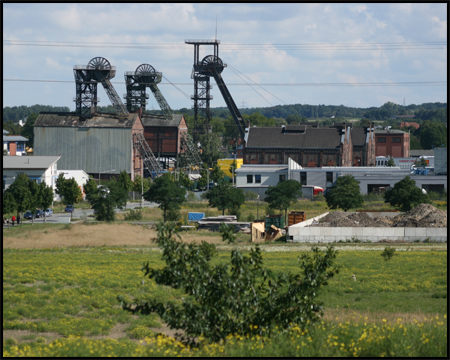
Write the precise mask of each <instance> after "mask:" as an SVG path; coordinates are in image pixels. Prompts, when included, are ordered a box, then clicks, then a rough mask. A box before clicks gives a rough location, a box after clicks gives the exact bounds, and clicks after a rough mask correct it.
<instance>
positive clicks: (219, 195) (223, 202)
mask: <svg viewBox="0 0 450 360" xmlns="http://www.w3.org/2000/svg"><path fill="white" fill-rule="evenodd" d="M206 198H207V199H208V202H209V206H211V207H216V208H217V209H219V210H222V215H223V214H225V210H227V211H228V213H229V214H236V215H237V213H239V208H240V207H241V205H242V204H243V203H244V202H245V195H244V192H243V191H242V189H238V188H234V187H232V186H231V185H230V184H229V183H225V182H221V183H219V184H217V185H216V186H214V187H213V188H212V189H211V190H209V191H208V192H207V193H206Z"/></svg>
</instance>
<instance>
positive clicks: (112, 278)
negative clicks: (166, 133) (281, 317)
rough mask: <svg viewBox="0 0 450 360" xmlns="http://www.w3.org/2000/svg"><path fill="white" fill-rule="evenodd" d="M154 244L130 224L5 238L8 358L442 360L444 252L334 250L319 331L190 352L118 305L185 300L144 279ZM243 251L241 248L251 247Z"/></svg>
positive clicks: (287, 259) (293, 266)
mask: <svg viewBox="0 0 450 360" xmlns="http://www.w3.org/2000/svg"><path fill="white" fill-rule="evenodd" d="M155 235H156V234H155V233H154V231H153V230H152V229H150V228H148V227H145V226H137V225H130V224H125V223H123V224H114V225H107V224H98V225H85V224H82V223H81V224H72V225H70V226H66V225H50V224H47V225H42V226H40V224H39V226H38V224H35V225H34V226H28V227H27V226H24V227H22V229H20V228H17V229H8V230H6V231H4V242H3V356H25V357H29V356H42V357H43V356H46V357H47V356H58V357H59V356H64V357H67V356H92V357H93V356H241V357H243V356H245V357H251V356H257V357H259V356H277V357H281V356H303V357H305V356H320V357H328V356H345V357H349V356H370V357H375V356H376V357H378V356H403V357H419V356H420V357H433V356H439V357H446V356H447V244H442V243H441V244H433V243H431V244H424V243H419V244H417V243H414V244H393V246H395V247H396V249H397V251H396V253H397V255H396V256H394V257H393V259H392V260H390V261H384V260H383V259H382V257H381V256H380V253H381V251H382V250H383V249H384V247H385V246H386V244H336V248H337V249H338V256H337V259H336V265H338V266H339V267H340V269H341V270H340V273H339V274H338V275H337V276H336V277H335V278H333V279H332V280H331V281H330V282H329V285H328V286H327V287H325V288H324V289H323V291H322V293H321V294H320V298H321V299H322V300H323V301H324V303H325V305H324V308H325V314H324V317H323V319H322V322H321V323H319V324H317V325H316V326H311V327H310V328H308V329H307V330H304V331H302V330H300V329H298V328H296V327H295V326H294V327H293V328H292V329H291V330H290V331H289V332H288V333H279V334H275V335H274V336H273V337H272V338H270V339H268V338H264V337H262V338H260V337H254V338H241V337H238V336H230V337H229V338H228V339H227V340H226V341H225V342H223V343H220V344H208V343H207V342H202V345H201V346H199V347H197V348H193V347H187V346H185V345H184V344H183V343H181V342H179V341H178V340H175V333H176V332H177V331H176V330H171V329H168V328H167V327H165V326H164V324H162V323H161V321H160V319H159V318H158V316H156V315H154V316H142V315H132V314H130V313H128V312H125V311H123V310H122V309H121V308H120V306H119V303H118V301H117V299H116V297H117V295H125V296H127V297H128V298H129V299H133V298H149V297H153V298H157V299H160V300H174V301H177V300H178V299H180V298H181V297H182V296H183V294H182V293H181V292H180V291H177V290H172V289H169V288H165V287H161V286H157V285H156V284H155V283H154V282H153V281H151V280H149V279H145V278H144V277H143V274H142V272H141V271H140V269H141V266H142V264H143V263H144V262H147V261H149V262H150V263H151V264H153V265H154V266H163V262H162V261H161V259H160V252H159V251H158V249H157V248H156V246H155V244H153V243H151V242H150V239H151V238H153V237H155ZM182 237H183V240H184V241H186V242H198V241H200V240H207V241H208V242H212V243H216V244H218V245H217V246H218V249H219V254H218V256H217V257H216V258H214V259H213V261H214V262H216V263H218V262H222V261H228V260H229V255H230V246H229V245H221V241H220V237H219V236H218V234H216V233H207V232H198V231H196V232H191V233H184V234H182ZM245 241H246V240H245V238H242V239H241V242H240V243H239V244H238V245H237V246H240V247H242V248H243V249H247V248H249V247H250V244H248V243H245ZM262 246H263V250H264V253H263V258H264V261H265V265H266V266H267V267H268V268H270V269H271V270H273V271H277V272H281V271H282V272H289V271H291V272H296V271H297V269H298V257H299V255H300V254H301V253H302V252H303V251H309V249H310V245H304V244H302V245H298V244H280V243H278V244H263V245H262ZM353 274H355V275H356V279H357V281H353V280H352V275H353ZM143 280H144V283H142V281H143ZM250 325H251V324H249V326H250ZM158 334H164V335H159V336H158ZM200 340H201V339H200Z"/></svg>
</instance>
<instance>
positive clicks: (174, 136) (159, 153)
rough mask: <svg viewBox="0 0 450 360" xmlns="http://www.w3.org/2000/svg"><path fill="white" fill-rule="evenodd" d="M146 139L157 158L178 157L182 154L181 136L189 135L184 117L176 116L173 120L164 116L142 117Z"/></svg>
mask: <svg viewBox="0 0 450 360" xmlns="http://www.w3.org/2000/svg"><path fill="white" fill-rule="evenodd" d="M142 123H143V124H144V137H145V139H146V140H147V143H148V145H149V146H150V149H152V151H153V154H155V156H156V157H177V154H179V153H180V152H181V134H182V133H187V130H188V129H187V125H186V120H185V119H184V116H183V115H180V114H174V115H173V119H172V120H167V119H166V118H165V117H163V116H159V115H148V114H144V115H143V116H142Z"/></svg>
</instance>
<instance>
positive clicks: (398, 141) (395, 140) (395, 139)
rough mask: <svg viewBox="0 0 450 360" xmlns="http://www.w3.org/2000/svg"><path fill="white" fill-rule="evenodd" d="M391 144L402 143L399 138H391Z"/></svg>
mask: <svg viewBox="0 0 450 360" xmlns="http://www.w3.org/2000/svg"><path fill="white" fill-rule="evenodd" d="M392 142H393V143H400V142H402V138H400V137H393V138H392Z"/></svg>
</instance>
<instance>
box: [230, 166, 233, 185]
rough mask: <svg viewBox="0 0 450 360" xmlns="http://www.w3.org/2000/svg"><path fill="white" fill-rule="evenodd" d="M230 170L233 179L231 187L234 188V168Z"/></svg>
mask: <svg viewBox="0 0 450 360" xmlns="http://www.w3.org/2000/svg"><path fill="white" fill-rule="evenodd" d="M230 168H231V178H232V179H233V187H234V166H230Z"/></svg>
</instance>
